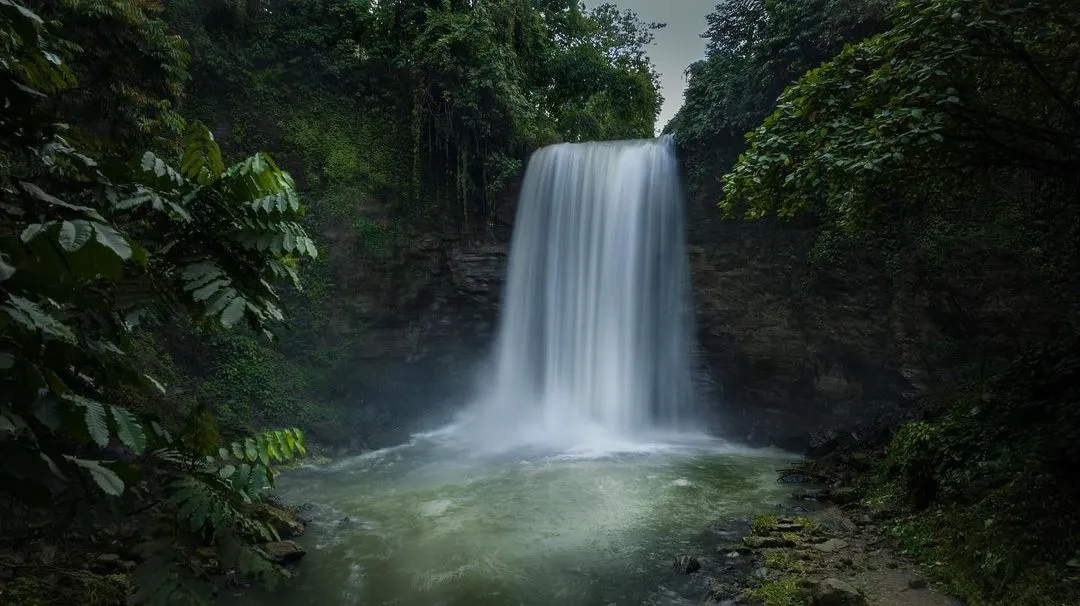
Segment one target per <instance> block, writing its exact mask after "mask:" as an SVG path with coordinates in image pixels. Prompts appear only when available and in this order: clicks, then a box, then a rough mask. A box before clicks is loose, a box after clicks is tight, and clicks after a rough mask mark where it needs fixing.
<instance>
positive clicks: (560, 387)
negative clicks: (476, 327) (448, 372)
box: [469, 138, 692, 448]
mask: <svg viewBox="0 0 1080 606" xmlns="http://www.w3.org/2000/svg"><path fill="white" fill-rule="evenodd" d="M682 214H683V208H682V190H681V186H680V183H679V178H678V172H677V165H676V159H675V153H674V149H673V145H672V142H671V140H670V138H664V139H658V140H641V141H619V142H604V143H581V144H558V145H553V146H549V147H546V148H544V149H541V150H539V151H537V152H536V153H534V154H533V156H532V158H531V159H530V161H529V165H528V168H527V171H526V174H525V179H524V182H523V184H522V190H521V196H520V201H519V206H518V211H517V219H516V221H515V229H514V234H513V240H512V244H511V251H510V266H509V275H508V279H507V285H506V294H505V298H504V303H503V307H502V310H501V318H500V324H499V332H498V341H497V343H496V349H495V360H494V362H495V368H494V383H493V385H492V387H491V389H490V392H489V393H488V394H486V395H485V397H484V398H483V399H482V401H481V402H479V403H477V405H476V406H474V407H473V408H472V409H471V410H470V411H469V412H470V413H471V419H472V421H473V423H474V424H475V430H476V431H475V432H474V433H473V434H472V435H473V441H475V442H477V443H478V445H479V446H488V447H492V448H500V447H512V446H522V445H541V446H558V447H585V448H592V447H596V448H605V447H607V446H609V445H611V444H613V443H614V444H619V443H628V442H631V443H640V442H641V441H643V440H649V439H651V436H655V435H656V434H657V433H658V432H667V431H675V430H679V429H681V428H683V427H684V426H685V423H686V422H687V421H688V420H689V419H688V416H689V412H690V410H689V408H690V404H691V401H692V394H691V392H692V389H691V368H690V352H691V330H690V324H691V319H690V318H691V315H690V314H691V309H690V300H689V285H688V274H689V271H688V269H689V268H688V263H687V259H686V250H685V241H684V234H683V217H682ZM489 379H490V377H489Z"/></svg>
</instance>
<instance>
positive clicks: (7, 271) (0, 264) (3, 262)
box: [0, 253, 16, 282]
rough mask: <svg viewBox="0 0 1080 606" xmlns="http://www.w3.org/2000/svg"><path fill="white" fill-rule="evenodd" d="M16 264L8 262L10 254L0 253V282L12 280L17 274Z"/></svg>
mask: <svg viewBox="0 0 1080 606" xmlns="http://www.w3.org/2000/svg"><path fill="white" fill-rule="evenodd" d="M15 271H16V270H15V266H14V265H9V264H8V256H7V255H5V254H4V253H0V282H4V281H6V280H10V279H11V276H14V275H15Z"/></svg>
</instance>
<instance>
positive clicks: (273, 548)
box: [263, 541, 307, 564]
mask: <svg viewBox="0 0 1080 606" xmlns="http://www.w3.org/2000/svg"><path fill="white" fill-rule="evenodd" d="M263 549H265V550H266V553H268V554H270V557H271V558H273V559H274V561H275V562H277V563H278V564H291V563H293V562H298V561H300V559H301V558H303V557H304V556H306V555H307V551H306V550H304V548H303V547H301V546H300V545H298V544H297V543H296V541H274V542H272V543H267V544H266V545H263Z"/></svg>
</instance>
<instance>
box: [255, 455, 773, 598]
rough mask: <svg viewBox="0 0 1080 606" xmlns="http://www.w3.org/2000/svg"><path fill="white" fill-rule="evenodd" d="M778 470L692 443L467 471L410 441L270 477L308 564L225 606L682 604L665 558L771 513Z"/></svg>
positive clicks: (481, 463) (527, 458) (469, 466)
mask: <svg viewBox="0 0 1080 606" xmlns="http://www.w3.org/2000/svg"><path fill="white" fill-rule="evenodd" d="M789 462H790V457H789V456H787V455H784V454H782V453H778V452H775V451H752V450H746V449H739V448H734V447H731V446H728V445H726V444H724V443H721V442H717V441H700V440H699V441H696V442H694V443H691V444H686V443H684V444H652V445H642V446H637V447H634V448H629V449H624V452H609V453H576V454H565V453H564V454H558V453H542V452H532V453H520V452H519V453H515V454H510V455H503V456H499V457H497V458H493V457H484V458H480V457H472V456H469V454H468V452H467V449H466V448H464V447H462V446H460V445H458V446H455V445H453V444H452V443H450V442H448V441H447V440H445V439H444V438H442V437H440V436H438V435H428V436H421V437H417V438H415V439H414V440H413V441H412V442H410V443H409V444H407V445H404V446H400V447H397V448H392V449H386V450H382V451H378V452H374V453H368V454H366V455H362V456H359V457H355V458H351V459H348V460H343V461H340V462H337V463H336V464H333V465H330V466H328V467H324V468H312V469H305V470H300V471H297V472H293V473H290V474H288V475H286V476H284V477H282V478H281V479H280V481H279V489H280V491H281V492H282V493H283V496H284V497H285V498H286V499H287V500H289V501H290V502H293V503H297V502H302V503H309V504H310V506H311V509H310V515H311V516H313V518H314V519H313V521H312V523H311V525H310V526H309V529H308V532H307V533H306V534H305V536H303V537H302V538H301V539H300V540H299V542H300V543H301V544H302V545H303V546H304V547H305V548H306V549H307V550H308V556H307V558H306V559H305V560H304V561H303V562H302V563H301V565H300V567H299V569H298V572H299V577H298V578H297V579H295V580H294V581H292V582H291V583H290V585H289V586H288V587H287V588H285V589H284V590H279V591H276V592H274V593H273V594H272V596H267V595H260V594H257V593H252V594H248V595H246V596H243V597H241V598H238V603H241V604H269V603H273V604H278V605H281V606H291V605H300V604H305V605H307V604H319V605H324V604H325V605H331V604H335V605H336V604H340V605H354V604H364V605H368V604H372V605H374V604H424V605H447V606H449V605H489V604H490V605H502V604H507V605H510V604H514V605H518V604H529V605H531V604H537V605H539V604H545V605H548V604H562V605H567V606H572V605H593V604H601V605H607V604H643V603H656V604H659V603H683V602H681V601H680V597H679V595H678V593H679V591H680V590H679V588H678V587H675V584H677V583H679V582H680V581H679V580H678V579H677V578H676V577H678V575H674V574H673V573H672V572H670V565H671V561H672V559H673V558H674V557H675V556H676V555H677V554H679V553H682V552H685V551H691V552H700V553H702V554H703V555H705V556H712V555H714V554H713V553H711V552H712V551H713V549H712V547H713V546H711V545H709V544H708V540H706V539H702V538H701V536H702V533H703V531H705V530H706V529H707V528H709V527H710V524H711V523H713V522H716V521H717V520H720V519H723V518H730V517H732V516H736V515H746V514H749V513H753V512H757V511H760V510H761V509H762V508H763V507H768V506H769V505H770V504H774V503H776V502H778V501H780V500H782V499H783V495H784V494H785V492H786V491H784V490H783V488H782V487H781V486H779V485H777V483H776V481H775V480H776V473H775V472H776V470H777V469H779V468H781V467H783V466H784V465H785V464H787V463H789ZM684 591H685V590H684ZM683 597H685V598H687V599H688V600H689V602H686V603H696V602H697V598H699V597H700V596H697V595H688V596H683Z"/></svg>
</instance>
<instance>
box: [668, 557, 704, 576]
mask: <svg viewBox="0 0 1080 606" xmlns="http://www.w3.org/2000/svg"><path fill="white" fill-rule="evenodd" d="M672 566H673V567H674V568H675V570H678V571H679V572H681V573H683V574H692V573H695V572H697V571H699V570H701V562H700V561H699V560H698V559H697V558H695V557H694V556H692V555H688V554H685V553H684V554H682V555H680V556H679V557H677V558H675V563H674V564H673V565H672Z"/></svg>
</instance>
